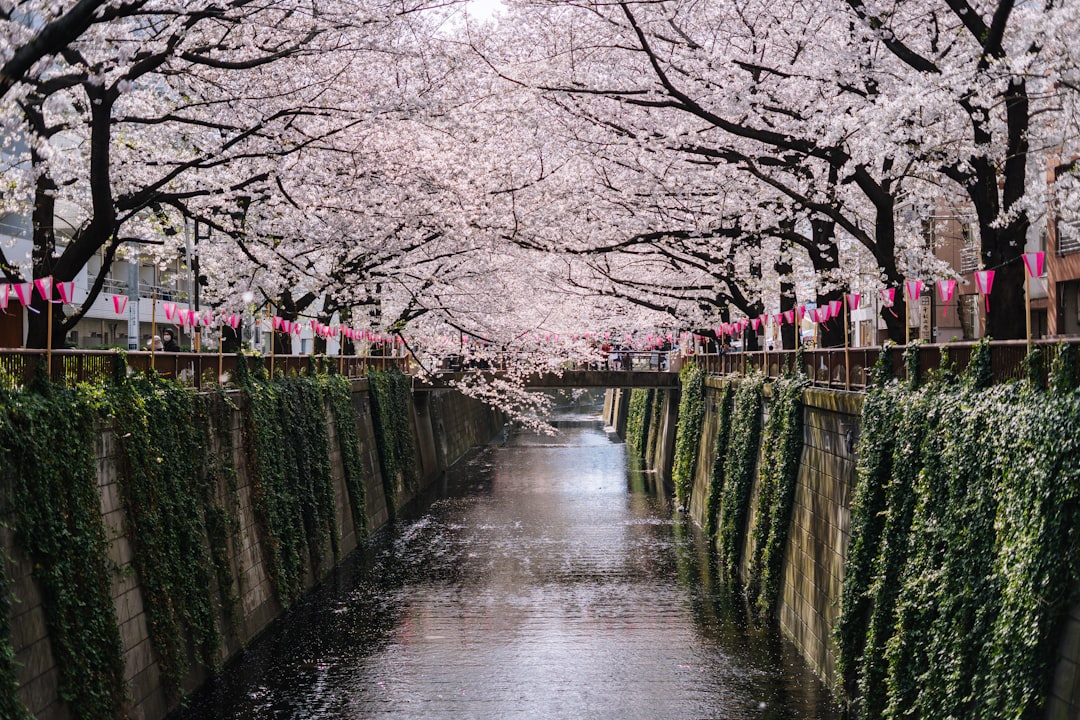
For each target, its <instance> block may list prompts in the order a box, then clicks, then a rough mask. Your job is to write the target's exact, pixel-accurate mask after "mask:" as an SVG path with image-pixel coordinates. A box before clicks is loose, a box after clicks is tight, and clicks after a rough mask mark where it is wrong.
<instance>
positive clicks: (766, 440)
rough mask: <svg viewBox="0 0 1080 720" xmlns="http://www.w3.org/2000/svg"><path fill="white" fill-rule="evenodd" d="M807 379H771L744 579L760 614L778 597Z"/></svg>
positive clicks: (767, 613) (770, 610)
mask: <svg viewBox="0 0 1080 720" xmlns="http://www.w3.org/2000/svg"><path fill="white" fill-rule="evenodd" d="M806 385H807V382H806V379H805V378H804V377H802V376H799V377H792V378H783V379H780V380H777V381H775V382H774V383H773V385H772V402H771V403H770V405H769V418H768V421H767V422H766V424H765V432H764V436H763V438H762V443H761V445H762V463H761V471H760V473H759V479H758V502H757V520H756V523H755V525H754V554H753V557H752V558H751V562H750V572H749V577H748V582H747V585H748V586H749V588H750V590H751V596H752V597H753V599H754V604H755V608H756V610H757V613H758V616H759V617H760V618H762V619H766V618H770V617H772V615H773V612H774V611H775V609H776V603H777V600H778V599H779V597H780V580H781V572H782V571H783V564H784V553H785V551H786V549H787V539H788V533H789V529H790V526H791V511H792V508H793V507H794V504H795V483H796V480H797V479H798V476H799V458H800V456H801V455H802V446H803V403H802V395H803V389H804V388H805V387H806Z"/></svg>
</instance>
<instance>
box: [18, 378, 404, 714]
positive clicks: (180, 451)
mask: <svg viewBox="0 0 1080 720" xmlns="http://www.w3.org/2000/svg"><path fill="white" fill-rule="evenodd" d="M238 377H239V379H240V380H241V381H242V387H243V390H242V403H241V404H242V405H243V407H244V408H245V413H244V417H243V421H242V423H241V427H242V430H243V433H244V438H245V445H244V451H245V452H246V454H247V455H248V464H249V465H250V467H251V468H252V482H253V488H254V492H253V503H254V505H255V513H256V516H257V517H258V519H259V522H260V525H261V526H262V531H263V532H262V534H263V538H262V539H263V542H264V545H265V547H266V548H267V553H266V555H267V562H268V565H269V567H270V575H271V579H272V582H273V583H274V586H275V590H276V591H277V592H278V597H279V599H280V600H281V601H282V604H283V605H288V604H289V603H290V602H291V601H292V600H293V599H295V598H296V597H297V596H298V594H299V592H301V590H302V583H303V574H304V572H306V570H307V568H308V563H309V561H310V560H311V559H312V557H311V556H312V555H313V554H314V555H316V557H315V560H316V561H317V560H318V554H320V553H323V552H324V551H325V550H326V548H327V545H328V544H329V546H330V547H331V548H332V549H333V550H334V552H335V553H336V552H337V550H338V548H337V535H336V522H335V520H336V518H335V516H336V512H337V509H336V503H335V498H334V491H333V483H332V474H331V468H330V454H329V434H328V423H327V405H329V408H330V411H331V412H332V413H333V416H334V419H335V423H336V429H337V433H336V435H337V440H338V443H339V446H340V450H341V457H342V463H343V466H344V467H343V470H344V475H345V478H346V487H347V489H348V493H349V496H350V501H351V502H352V503H353V505H354V509H353V512H354V520H355V521H356V526H357V529H358V532H360V533H363V532H364V529H365V521H364V518H365V517H366V512H365V511H366V508H365V507H364V487H363V481H362V474H361V470H360V451H359V440H358V437H357V432H356V422H355V415H354V411H353V408H352V398H351V386H350V384H349V383H348V381H347V380H346V379H345V378H341V377H326V376H317V377H316V376H309V377H290V378H280V377H279V378H278V379H275V380H273V381H271V380H269V379H267V378H266V376H265V371H259V370H258V368H257V369H256V377H255V378H252V377H251V376H250V375H249V374H248V373H247V372H246V365H245V364H241V369H240V370H239V372H238ZM236 409H237V407H236V405H235V404H234V403H233V402H232V400H231V399H230V397H229V396H228V395H227V394H226V393H225V392H224V391H223V390H221V389H218V390H217V391H214V392H209V393H203V394H193V393H192V392H191V391H190V389H189V388H185V387H182V386H181V385H179V384H177V383H175V382H173V381H170V380H166V379H163V378H160V377H157V376H155V375H150V376H133V377H130V378H129V377H126V374H125V373H124V372H117V373H116V375H115V377H114V378H113V381H112V383H111V384H108V385H101V386H92V387H91V386H83V387H80V388H79V389H77V390H74V389H69V388H66V387H63V386H55V385H52V384H51V383H49V382H48V381H46V380H44V379H43V378H39V379H38V380H36V381H35V383H34V385H33V386H32V387H30V388H27V389H25V390H18V389H11V388H0V480H2V482H3V484H2V486H0V492H2V503H0V507H2V508H3V513H4V515H3V521H4V522H5V523H6V524H7V525H8V526H9V527H11V528H12V529H13V531H14V537H15V540H16V542H17V543H18V544H19V545H20V546H21V547H22V548H23V550H24V551H25V552H26V554H27V556H28V557H29V558H30V559H31V560H32V561H33V563H34V576H35V579H36V580H37V582H38V584H39V586H40V588H41V591H42V598H43V599H42V604H43V612H44V614H45V618H46V622H47V626H48V632H49V638H50V643H51V647H52V652H53V657H54V659H55V661H56V663H57V666H58V668H59V671H60V679H59V693H60V697H61V698H62V699H63V700H65V701H67V702H68V703H69V706H70V708H71V712H72V715H73V717H76V718H92V719H95V720H96V719H98V718H114V717H117V716H118V715H119V714H121V713H122V707H123V703H124V702H125V699H126V698H125V686H124V681H123V676H124V660H123V650H122V645H121V641H120V636H119V628H118V625H117V618H116V616H115V611H114V605H113V601H112V598H111V595H110V593H111V590H112V582H113V571H114V569H115V567H114V564H113V562H112V560H111V559H110V558H109V555H108V541H107V534H106V530H105V526H104V522H103V519H102V515H101V505H100V503H101V499H100V496H99V492H98V488H97V480H98V478H97V462H96V458H95V447H96V443H97V441H98V438H99V436H100V434H101V432H100V431H101V429H102V428H101V426H99V425H97V424H96V422H97V419H99V418H100V419H103V420H104V421H105V422H106V423H107V424H106V425H105V427H106V428H107V427H109V426H110V425H111V429H112V438H113V442H114V444H115V449H116V468H117V483H118V486H119V488H120V497H121V500H122V502H123V505H124V509H125V519H126V524H127V527H126V531H127V537H128V539H129V541H130V542H131V545H132V548H133V561H132V564H133V567H134V570H135V572H136V573H137V574H138V576H139V584H140V588H141V592H142V595H143V599H144V606H145V611H146V613H147V619H148V626H149V630H150V637H151V642H152V643H153V646H154V650H155V654H156V656H157V659H158V662H159V667H160V670H161V675H162V682H163V684H164V685H165V689H166V692H167V693H168V694H170V695H171V696H172V698H173V699H175V698H176V697H177V696H178V694H179V691H180V686H181V682H182V680H183V678H184V677H185V674H186V673H187V671H188V670H189V663H190V660H191V659H195V660H196V661H198V662H199V663H201V664H203V665H207V666H214V665H216V663H217V661H218V657H219V655H218V653H219V651H220V647H221V644H222V629H221V628H220V627H219V624H220V623H219V616H223V617H224V618H225V619H226V621H227V622H228V623H229V625H230V629H231V630H234V631H235V627H236V622H237V620H238V618H237V614H238V606H239V597H238V594H237V585H236V580H235V578H234V577H233V570H232V560H231V556H230V552H231V550H230V546H232V548H235V545H236V536H237V533H238V530H239V520H238V517H239V497H238V492H237V468H236V462H235V454H236V448H235V447H234V443H233V433H234V429H233V428H234V425H233V422H234V418H235V411H236ZM410 441H411V435H410ZM5 562H6V559H5ZM6 569H7V568H6V567H2V568H0V571H2V572H0V717H5V718H7V717H12V718H21V717H26V716H27V712H26V710H25V709H24V708H22V707H21V705H20V704H19V703H18V701H17V700H16V693H15V688H16V687H17V676H16V674H15V668H14V666H13V658H14V651H13V648H12V646H11V635H10V627H8V626H7V623H8V617H9V616H8V612H9V601H10V596H9V594H8V593H9V592H10V591H9V589H8V579H7V575H6ZM215 589H216V591H217V592H216V593H215ZM9 689H10V691H8V690H9Z"/></svg>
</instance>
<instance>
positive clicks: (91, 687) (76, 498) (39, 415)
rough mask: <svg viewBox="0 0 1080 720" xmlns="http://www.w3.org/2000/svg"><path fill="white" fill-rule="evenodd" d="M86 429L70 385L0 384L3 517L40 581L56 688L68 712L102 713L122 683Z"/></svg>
mask: <svg viewBox="0 0 1080 720" xmlns="http://www.w3.org/2000/svg"><path fill="white" fill-rule="evenodd" d="M96 437H97V432H96V429H95V426H94V413H93V408H92V403H91V402H90V401H89V399H88V398H87V397H86V396H85V395H84V394H83V393H81V392H80V391H75V390H70V389H68V388H64V387H60V386H54V385H51V384H50V383H48V381H42V380H38V381H37V382H35V383H34V386H33V387H32V388H31V389H27V390H25V391H19V390H0V462H2V466H0V477H2V478H3V483H4V487H3V493H4V508H5V515H6V516H7V518H8V522H9V523H10V525H11V527H12V528H13V530H14V532H15V539H16V542H18V543H19V544H20V545H21V547H22V548H23V549H24V551H25V552H26V553H27V555H28V556H29V557H30V558H31V559H32V561H33V565H34V570H33V574H34V578H35V579H36V580H37V582H38V583H39V585H40V587H41V592H42V604H43V609H44V613H45V620H46V624H47V626H48V630H49V637H50V641H51V647H52V653H53V658H54V660H55V661H56V663H57V665H58V667H59V668H60V679H59V695H60V697H61V699H63V700H65V701H67V702H68V704H69V707H70V709H71V713H72V716H73V717H76V718H85V719H94V720H97V719H102V720H104V719H106V718H113V717H114V716H115V715H116V713H117V712H118V711H119V708H120V707H121V705H122V704H123V702H124V695H125V689H124V659H123V652H122V647H121V643H120V633H119V630H118V628H117V623H116V615H115V611H114V608H113V601H112V597H111V594H110V590H111V583H112V577H111V563H110V561H109V558H108V543H107V540H106V532H105V526H104V522H103V519H102V516H101V506H100V503H101V499H100V497H99V495H98V491H97V474H96V462H95V457H94V442H95V438H96ZM3 592H4V593H5V596H6V593H7V584H6V583H5V584H4V588H3ZM5 617H6V615H5ZM8 643H10V636H8ZM5 654H7V652H6V651H5ZM9 682H10V678H8V679H5V680H4V683H5V685H7V684H8V683H9ZM13 697H14V696H13ZM12 702H15V701H14V700H13V699H12ZM20 714H21V710H19V709H16V710H15V711H14V712H13V714H12V715H11V716H12V717H18V716H19V715H20Z"/></svg>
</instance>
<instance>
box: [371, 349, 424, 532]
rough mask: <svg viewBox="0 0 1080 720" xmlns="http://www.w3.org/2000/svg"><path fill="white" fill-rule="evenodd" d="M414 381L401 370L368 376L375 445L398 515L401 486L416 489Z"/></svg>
mask: <svg viewBox="0 0 1080 720" xmlns="http://www.w3.org/2000/svg"><path fill="white" fill-rule="evenodd" d="M411 382H412V381H411V379H410V377H409V376H408V375H405V374H403V373H402V372H401V371H400V370H389V371H386V372H377V371H372V372H369V373H368V383H369V388H370V391H371V404H372V413H371V416H372V422H373V425H374V426H375V445H376V447H377V448H378V451H379V460H380V462H381V466H382V474H383V486H384V489H385V490H386V506H387V510H388V511H389V512H390V515H391V516H393V515H394V514H395V513H396V512H397V502H396V498H397V494H398V487H399V483H400V487H401V488H403V489H405V490H415V488H416V483H417V477H416V448H415V446H414V445H413V435H412V428H411V426H410V424H409V418H410V416H411V408H412V395H411Z"/></svg>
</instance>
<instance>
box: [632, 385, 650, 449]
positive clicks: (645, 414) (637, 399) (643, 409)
mask: <svg viewBox="0 0 1080 720" xmlns="http://www.w3.org/2000/svg"><path fill="white" fill-rule="evenodd" d="M655 395H656V391H655V390H652V389H648V390H646V389H645V388H634V389H633V390H631V391H630V406H629V408H628V409H627V417H626V447H627V449H628V450H629V451H630V452H631V453H633V454H634V455H635V456H637V457H639V458H643V457H645V449H646V447H647V444H648V440H649V424H650V421H651V420H652V405H653V397H654V396H655Z"/></svg>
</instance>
